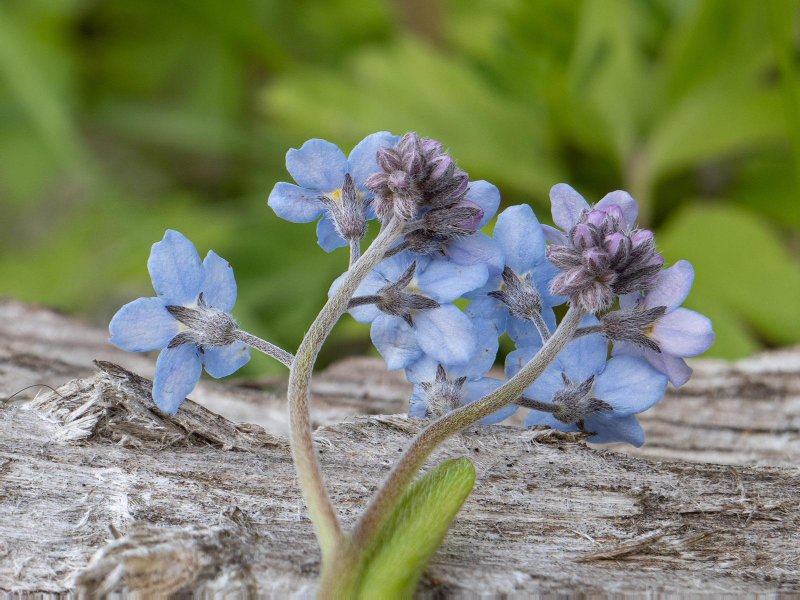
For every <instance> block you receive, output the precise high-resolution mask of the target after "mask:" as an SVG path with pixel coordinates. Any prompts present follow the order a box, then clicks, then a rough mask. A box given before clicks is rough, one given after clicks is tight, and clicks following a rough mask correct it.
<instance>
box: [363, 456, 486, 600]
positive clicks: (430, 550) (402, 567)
mask: <svg viewBox="0 0 800 600" xmlns="http://www.w3.org/2000/svg"><path fill="white" fill-rule="evenodd" d="M474 484H475V467H474V466H473V465H472V463H471V462H470V461H469V460H468V459H466V458H459V459H453V460H448V461H445V462H443V463H442V464H440V465H439V466H437V467H436V468H434V469H433V470H431V471H429V472H428V473H426V474H425V475H424V476H423V477H421V478H420V479H418V480H417V481H416V482H414V483H413V484H412V485H411V486H410V487H409V488H408V490H406V492H405V493H404V494H403V497H402V498H401V499H400V502H399V504H398V505H397V507H396V508H395V509H394V511H393V512H392V514H391V516H390V517H389V518H388V520H387V521H386V523H385V524H384V525H383V527H382V529H381V532H380V534H379V535H378V537H377V540H376V542H375V544H374V546H373V547H372V548H370V549H369V550H368V551H367V552H366V557H365V559H364V561H363V562H362V565H363V566H362V570H361V575H360V579H359V583H358V585H357V587H356V590H357V594H356V597H358V598H384V599H391V598H411V597H412V596H413V594H414V590H415V589H416V587H417V582H418V581H419V578H420V577H421V576H422V573H423V572H424V570H425V566H426V565H427V564H428V561H429V560H430V559H431V557H432V556H433V554H434V553H435V552H436V550H437V549H438V548H439V546H440V544H441V543H442V540H443V539H444V536H445V534H446V533H447V530H448V529H449V527H450V523H452V521H453V519H454V518H455V516H456V514H457V513H458V511H459V510H460V509H461V506H462V504H464V501H465V500H466V499H467V496H469V493H470V492H471V491H472V487H473V485H474Z"/></svg>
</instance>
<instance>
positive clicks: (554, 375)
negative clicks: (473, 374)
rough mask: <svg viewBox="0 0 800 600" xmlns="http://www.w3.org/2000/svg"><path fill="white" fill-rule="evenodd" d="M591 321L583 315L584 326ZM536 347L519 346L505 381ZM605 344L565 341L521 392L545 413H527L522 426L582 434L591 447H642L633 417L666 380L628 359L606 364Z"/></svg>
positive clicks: (589, 339) (595, 339)
mask: <svg viewBox="0 0 800 600" xmlns="http://www.w3.org/2000/svg"><path fill="white" fill-rule="evenodd" d="M596 323H597V320H596V319H595V318H594V317H593V316H591V315H587V317H586V318H585V320H584V325H588V326H591V325H593V324H596ZM538 350H539V346H537V345H535V344H531V345H525V346H522V347H520V348H518V349H517V350H515V351H514V352H512V353H510V354H509V355H508V357H507V359H506V375H507V376H508V377H511V376H513V375H515V374H516V373H517V372H519V370H520V369H521V368H522V367H523V366H524V365H525V364H526V363H527V362H528V361H529V360H530V359H531V358H533V356H534V355H535V354H536V352H537V351H538ZM607 355H608V342H607V341H606V340H605V339H604V338H603V337H602V336H601V335H600V334H591V335H586V336H583V337H580V338H577V339H576V340H573V341H572V342H570V343H569V344H568V345H567V347H566V348H565V349H564V350H562V351H561V353H560V354H559V355H558V356H557V357H556V359H555V360H554V361H553V362H552V363H551V364H550V365H549V366H548V367H547V369H545V371H544V372H543V373H542V375H541V376H539V378H538V379H537V380H536V381H534V382H533V384H531V386H530V387H528V388H527V390H526V392H525V396H526V398H530V399H532V400H534V401H536V402H539V403H542V408H543V409H544V408H546V409H547V410H531V412H530V413H529V414H528V416H527V418H526V419H525V425H526V426H528V427H533V426H536V425H547V426H549V427H552V428H553V429H558V430H560V431H588V432H592V433H594V434H595V435H593V436H592V437H590V438H589V440H588V441H590V442H594V443H600V444H605V443H610V442H627V443H629V444H632V445H634V446H637V447H638V446H641V445H642V444H643V443H644V432H643V431H642V428H641V426H640V425H639V422H638V421H637V420H636V416H635V415H636V414H637V413H640V412H643V411H645V410H647V409H648V408H650V407H651V406H653V405H654V404H655V403H656V402H658V401H659V400H660V399H661V398H662V397H663V395H664V391H665V390H666V386H667V378H666V377H665V376H664V375H663V374H662V373H660V372H659V371H657V370H656V369H654V368H653V367H652V366H650V365H649V364H648V363H647V362H646V361H644V360H642V359H640V358H636V357H633V356H617V357H614V358H612V359H611V360H607Z"/></svg>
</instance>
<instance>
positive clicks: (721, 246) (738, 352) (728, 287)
mask: <svg viewBox="0 0 800 600" xmlns="http://www.w3.org/2000/svg"><path fill="white" fill-rule="evenodd" d="M659 242H660V244H659V245H660V247H661V251H662V252H663V254H664V257H665V258H666V259H667V261H668V262H674V261H676V260H678V259H680V258H685V259H687V260H688V261H689V262H691V263H692V264H693V265H694V268H695V275H696V278H695V285H694V288H693V289H692V293H691V294H690V295H689V298H688V300H687V301H686V306H687V307H688V308H692V309H695V310H698V311H700V312H702V313H704V314H706V315H707V316H708V317H710V318H711V320H712V322H713V324H714V330H715V332H716V334H717V339H716V342H715V344H714V345H713V346H712V347H711V349H710V350H709V352H708V353H707V354H708V355H713V356H720V357H724V358H737V357H741V356H746V355H747V354H749V353H751V352H752V351H754V350H757V349H758V348H759V347H760V346H761V345H762V343H763V342H767V343H768V344H791V343H796V342H798V341H800V318H798V316H799V315H798V298H800V265H798V263H797V261H795V260H793V259H792V257H791V256H790V255H789V254H788V252H787V251H786V250H785V249H784V248H783V246H782V244H781V241H780V239H779V238H778V236H777V234H776V233H775V232H774V231H772V230H771V229H770V228H769V227H768V226H767V225H766V224H765V223H764V222H763V221H762V220H761V219H760V218H758V217H757V216H755V215H753V214H751V213H749V212H747V211H744V210H741V209H737V208H734V207H731V206H722V205H718V204H706V205H703V204H698V205H696V206H694V207H692V208H688V209H686V210H684V211H682V212H681V213H679V214H678V215H676V216H675V218H674V219H673V220H672V221H671V222H670V223H668V225H667V226H666V228H665V229H664V230H663V231H662V232H660V233H659Z"/></svg>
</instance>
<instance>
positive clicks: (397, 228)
mask: <svg viewBox="0 0 800 600" xmlns="http://www.w3.org/2000/svg"><path fill="white" fill-rule="evenodd" d="M402 228H403V227H402V222H400V221H397V220H395V219H392V220H390V221H389V222H388V223H386V225H384V227H383V228H382V229H381V232H380V233H379V234H378V237H377V238H375V241H374V242H373V243H372V245H371V246H370V247H369V248H367V251H366V252H365V253H364V255H363V256H362V257H361V258H359V259H358V260H357V261H356V262H355V263H354V264H353V265H352V266H351V267H350V270H349V271H348V272H347V274H346V275H345V277H344V279H343V281H342V283H341V285H340V286H339V287H338V288H337V289H336V291H335V292H334V293H333V294H332V295H331V297H330V298H328V302H326V303H325V306H323V307H322V310H321V311H320V313H319V315H318V316H317V318H316V319H315V320H314V322H313V323H312V324H311V327H309V329H308V332H307V333H306V335H305V337H304V338H303V341H302V342H301V343H300V347H299V348H298V349H297V354H296V355H295V359H294V362H293V365H292V368H291V370H290V372H289V389H288V399H289V428H290V435H289V441H290V442H291V446H292V457H293V458H294V464H295V469H296V470H297V478H298V481H299V483H300V490H301V492H302V494H303V499H304V500H305V503H306V506H308V511H309V515H310V517H311V521H312V523H313V524H314V529H315V531H316V533H317V538H318V540H319V544H320V548H321V549H322V558H323V562H324V561H325V559H326V557H327V556H330V555H332V554H333V553H334V551H335V549H336V546H337V545H340V544H341V543H342V541H343V539H344V536H343V534H342V529H341V525H340V524H339V518H338V517H337V516H336V511H335V510H334V508H333V506H332V504H331V501H330V498H329V497H328V491H327V490H326V489H325V483H324V482H323V479H322V470H321V468H320V464H319V460H318V459H317V454H316V451H315V449H314V439H313V436H312V430H311V417H310V414H309V406H308V404H309V385H310V382H311V373H312V371H313V369H314V363H315V362H316V360H317V355H318V354H319V351H320V348H322V344H323V343H324V342H325V339H326V338H327V337H328V335H329V334H330V332H331V330H332V329H333V326H334V325H335V324H336V322H337V321H338V320H339V317H341V316H342V314H344V312H345V311H346V310H347V303H348V301H349V300H350V298H351V297H352V296H353V294H354V293H355V291H356V289H357V288H358V286H359V284H360V283H361V282H362V281H363V280H364V278H365V277H366V276H367V274H368V273H369V272H370V271H371V270H372V269H373V268H374V267H375V265H377V264H378V263H379V262H380V261H381V260H383V257H384V255H385V254H386V251H387V250H388V249H389V248H390V247H391V245H392V243H394V241H395V240H396V239H397V238H398V237H399V236H400V234H401V232H402Z"/></svg>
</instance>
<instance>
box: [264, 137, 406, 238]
mask: <svg viewBox="0 0 800 600" xmlns="http://www.w3.org/2000/svg"><path fill="white" fill-rule="evenodd" d="M399 139H400V138H399V137H398V136H395V135H392V134H391V133H389V132H387V131H379V132H377V133H373V134H371V135H368V136H367V137H366V138H364V139H363V140H362V141H361V142H359V143H358V145H356V147H355V148H353V151H352V152H351V153H350V156H349V157H345V155H344V153H343V152H342V151H341V150H340V149H339V148H338V147H337V146H336V145H334V144H332V143H331V142H328V141H325V140H320V139H311V140H308V141H307V142H306V143H305V144H303V145H302V146H301V147H300V149H299V150H297V149H294V148H292V149H291V150H289V152H287V153H286V169H287V170H288V171H289V174H290V175H291V176H292V177H293V178H294V180H295V182H297V185H294V184H291V183H286V182H280V183H277V184H275V187H274V188H273V189H272V192H271V193H270V195H269V201H268V203H269V205H270V206H271V207H272V210H274V211H275V214H276V215H278V216H279V217H281V218H282V219H286V220H287V221H291V222H292V223H309V222H311V221H315V220H316V219H317V218H319V216H320V215H322V219H320V221H319V223H318V224H317V242H318V243H319V245H320V246H321V247H322V248H323V249H324V250H325V251H326V252H331V251H333V250H334V249H336V248H340V247H342V246H346V245H347V244H348V239H345V238H344V237H342V235H341V233H342V232H341V231H339V229H337V222H336V221H335V218H334V217H335V214H336V213H337V212H338V211H337V210H335V209H337V208H338V207H341V206H342V204H343V203H344V202H347V201H349V202H353V203H356V204H357V206H358V210H360V212H361V213H362V215H363V222H362V224H365V223H366V219H367V218H372V217H373V214H374V213H372V211H371V210H370V209H369V208H368V206H369V202H370V200H371V199H372V196H373V194H372V192H370V191H369V190H367V188H366V187H365V186H364V182H365V181H366V179H367V177H369V176H370V175H371V174H372V173H375V172H377V171H378V170H379V167H378V163H377V162H376V155H377V153H378V150H379V149H380V148H385V147H390V146H393V145H395V144H396V143H397V141H398V140H399ZM348 179H349V180H350V181H351V182H352V186H353V192H354V195H353V197H349V196H351V194H348V193H347V190H348ZM338 225H339V228H341V227H342V226H344V224H343V223H341V222H340V223H339V224H338ZM361 235H363V232H362V233H361ZM353 236H354V237H355V236H357V234H355V233H354V234H353ZM357 239H360V237H358V238H357Z"/></svg>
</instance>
